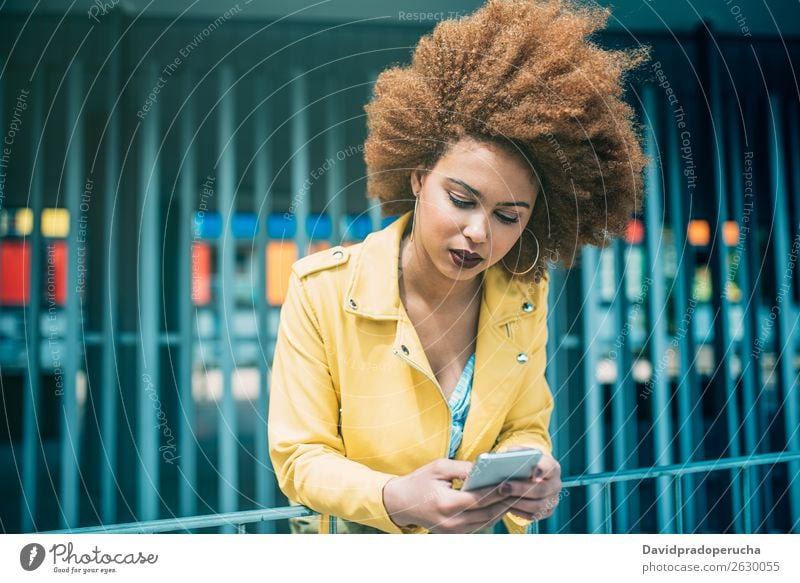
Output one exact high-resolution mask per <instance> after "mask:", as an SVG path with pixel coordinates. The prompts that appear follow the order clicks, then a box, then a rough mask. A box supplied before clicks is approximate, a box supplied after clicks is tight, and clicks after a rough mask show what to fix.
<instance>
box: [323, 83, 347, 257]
mask: <svg viewBox="0 0 800 583" xmlns="http://www.w3.org/2000/svg"><path fill="white" fill-rule="evenodd" d="M327 89H328V91H327V92H328V95H327V100H326V102H325V120H326V122H325V123H326V125H327V127H328V132H327V134H326V135H325V149H326V151H327V152H328V158H330V159H331V160H336V163H335V164H334V165H333V167H332V168H331V169H330V171H329V172H328V175H327V181H326V184H325V186H326V198H327V204H326V208H327V213H328V216H329V217H330V218H331V239H330V241H331V245H339V244H341V242H342V216H343V215H344V209H345V207H346V205H347V192H345V190H344V182H345V169H346V168H345V162H342V161H339V157H338V153H339V152H341V151H342V144H343V143H344V139H343V137H344V131H343V128H342V125H341V123H342V120H341V110H340V108H339V105H340V100H339V99H338V95H336V94H335V84H334V82H333V78H332V77H330V78H329V81H328V84H327Z"/></svg>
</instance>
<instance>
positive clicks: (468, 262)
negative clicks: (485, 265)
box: [450, 249, 483, 269]
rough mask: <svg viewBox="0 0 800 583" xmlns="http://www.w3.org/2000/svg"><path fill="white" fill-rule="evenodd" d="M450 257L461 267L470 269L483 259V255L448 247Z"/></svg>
mask: <svg viewBox="0 0 800 583" xmlns="http://www.w3.org/2000/svg"><path fill="white" fill-rule="evenodd" d="M450 259H451V260H452V261H453V263H454V264H455V265H456V267H459V268H461V269H472V268H473V267H475V266H476V265H478V264H479V263H480V262H481V261H483V257H481V256H480V255H478V254H476V253H470V252H469V251H464V250H463V249H450Z"/></svg>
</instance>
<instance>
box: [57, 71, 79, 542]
mask: <svg viewBox="0 0 800 583" xmlns="http://www.w3.org/2000/svg"><path fill="white" fill-rule="evenodd" d="M83 88H84V83H83V63H82V62H80V61H77V60H76V61H75V62H74V64H73V66H72V70H71V71H69V72H68V77H67V104H66V110H67V115H66V119H67V128H66V129H67V140H68V142H67V164H66V177H65V179H64V182H65V189H66V192H65V199H66V206H67V210H68V212H69V222H70V226H69V235H68V236H67V256H68V261H67V305H66V310H65V317H66V323H67V331H66V337H65V338H64V379H63V387H64V394H63V397H64V404H63V406H62V415H63V417H62V426H61V464H62V465H61V508H62V515H61V521H62V527H63V528H74V527H76V526H78V505H79V501H78V496H79V491H78V477H79V468H80V443H81V438H80V420H79V418H78V417H79V412H78V395H77V376H78V362H79V358H80V334H79V330H80V327H81V321H80V317H81V309H80V304H79V302H80V298H79V297H78V294H77V291H76V290H77V287H78V244H77V241H78V226H79V224H80V196H81V191H82V190H83V181H82V179H81V175H82V173H83V168H84V154H83V152H84V127H83V119H82V118H81V117H80V116H79V110H80V103H81V95H82V92H83Z"/></svg>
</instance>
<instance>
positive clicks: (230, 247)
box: [217, 64, 239, 532]
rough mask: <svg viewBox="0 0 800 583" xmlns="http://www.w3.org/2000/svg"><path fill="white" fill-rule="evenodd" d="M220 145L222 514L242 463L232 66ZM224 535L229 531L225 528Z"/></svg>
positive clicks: (231, 506) (232, 498) (230, 505)
mask: <svg viewBox="0 0 800 583" xmlns="http://www.w3.org/2000/svg"><path fill="white" fill-rule="evenodd" d="M218 81H219V86H218V91H219V95H220V97H221V101H220V104H219V108H220V109H219V118H218V119H219V125H218V142H217V143H218V144H219V148H220V153H219V167H218V172H219V185H218V192H219V212H220V216H221V219H222V225H223V230H222V240H221V241H220V251H219V255H220V287H219V289H220V294H219V298H218V303H217V321H218V322H219V326H220V328H219V330H220V337H219V340H220V347H219V354H220V367H221V369H222V371H221V372H222V382H223V385H222V387H223V388H222V403H221V404H220V409H219V412H220V416H219V426H218V433H217V439H218V452H219V458H218V459H219V468H220V471H219V480H218V485H219V509H218V511H219V512H234V511H235V510H236V507H237V496H236V495H237V492H238V491H239V487H238V484H239V463H238V453H239V452H238V451H237V448H236V444H237V437H236V436H237V434H238V431H237V420H236V401H235V400H234V396H233V383H232V381H233V370H234V366H235V363H234V359H233V352H234V350H235V349H234V345H233V341H234V339H233V334H232V331H231V327H232V325H233V315H234V309H235V308H234V301H233V300H234V296H233V294H234V289H233V286H232V282H233V273H234V269H233V263H234V261H235V249H234V246H235V245H236V242H235V240H234V238H233V231H232V229H231V223H232V220H233V214H234V211H235V199H234V189H235V186H236V145H235V140H236V136H235V135H234V115H235V109H234V108H235V105H236V99H235V97H236V94H235V92H234V71H233V67H232V66H231V65H227V64H226V65H222V66H221V67H220V71H219V77H218ZM222 532H230V529H229V528H228V527H223V529H222Z"/></svg>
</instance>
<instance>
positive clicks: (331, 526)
mask: <svg viewBox="0 0 800 583" xmlns="http://www.w3.org/2000/svg"><path fill="white" fill-rule="evenodd" d="M337 532H339V530H338V526H337V523H336V517H335V516H334V515H332V514H329V515H328V534H336V533H337Z"/></svg>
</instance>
